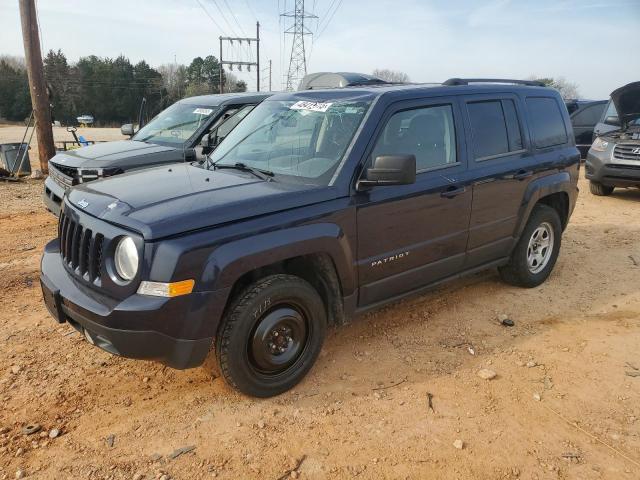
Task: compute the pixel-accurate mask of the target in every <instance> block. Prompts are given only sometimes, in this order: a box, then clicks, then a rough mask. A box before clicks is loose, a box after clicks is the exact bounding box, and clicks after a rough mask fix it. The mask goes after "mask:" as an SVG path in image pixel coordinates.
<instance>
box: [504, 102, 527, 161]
mask: <svg viewBox="0 0 640 480" xmlns="http://www.w3.org/2000/svg"><path fill="white" fill-rule="evenodd" d="M502 108H503V109H504V118H505V121H506V122H507V134H508V135H509V150H511V151H512V152H516V151H518V150H522V149H523V148H524V145H523V144H522V132H521V131H520V122H519V121H518V114H517V113H516V106H515V104H514V103H513V100H502Z"/></svg>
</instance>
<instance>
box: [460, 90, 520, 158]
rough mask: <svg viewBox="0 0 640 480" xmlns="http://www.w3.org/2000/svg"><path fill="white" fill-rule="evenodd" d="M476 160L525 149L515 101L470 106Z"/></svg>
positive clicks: (493, 101) (482, 102) (469, 104)
mask: <svg viewBox="0 0 640 480" xmlns="http://www.w3.org/2000/svg"><path fill="white" fill-rule="evenodd" d="M467 110H468V112H469V120H470V122H471V130H472V131H473V152H474V156H475V158H476V159H478V158H486V157H493V156H496V155H503V154H505V153H509V152H514V151H518V150H522V135H521V133H520V124H519V122H518V115H517V114H516V107H515V105H514V103H513V100H508V99H505V100H489V101H481V102H470V103H468V104H467Z"/></svg>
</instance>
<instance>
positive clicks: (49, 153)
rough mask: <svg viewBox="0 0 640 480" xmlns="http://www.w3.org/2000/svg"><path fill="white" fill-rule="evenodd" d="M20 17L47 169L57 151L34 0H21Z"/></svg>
mask: <svg viewBox="0 0 640 480" xmlns="http://www.w3.org/2000/svg"><path fill="white" fill-rule="evenodd" d="M20 20H21V23H22V40H23V42H24V56H25V60H26V63H27V74H28V76H29V93H30V94H31V107H32V108H33V114H34V117H35V128H36V138H37V141H38V157H39V159H40V170H42V172H43V173H48V171H49V163H48V162H49V159H50V158H52V157H53V156H54V155H55V154H56V151H55V147H54V144H53V129H52V128H51V111H50V110H49V108H50V106H49V96H48V95H47V87H46V83H45V80H44V67H43V66H42V51H41V50H40V35H39V33H38V18H37V14H36V6H35V2H34V0H20Z"/></svg>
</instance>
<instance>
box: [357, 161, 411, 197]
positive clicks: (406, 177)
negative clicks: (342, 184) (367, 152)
mask: <svg viewBox="0 0 640 480" xmlns="http://www.w3.org/2000/svg"><path fill="white" fill-rule="evenodd" d="M415 182H416V156H415V155H380V156H379V157H376V159H375V160H374V161H373V167H371V168H368V169H367V174H366V176H365V178H363V179H360V180H358V184H357V186H356V188H357V189H358V190H363V189H365V188H368V187H373V186H376V185H409V184H412V183H415Z"/></svg>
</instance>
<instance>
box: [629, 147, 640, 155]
mask: <svg viewBox="0 0 640 480" xmlns="http://www.w3.org/2000/svg"><path fill="white" fill-rule="evenodd" d="M631 153H635V154H636V155H640V148H634V149H633V150H631Z"/></svg>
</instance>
